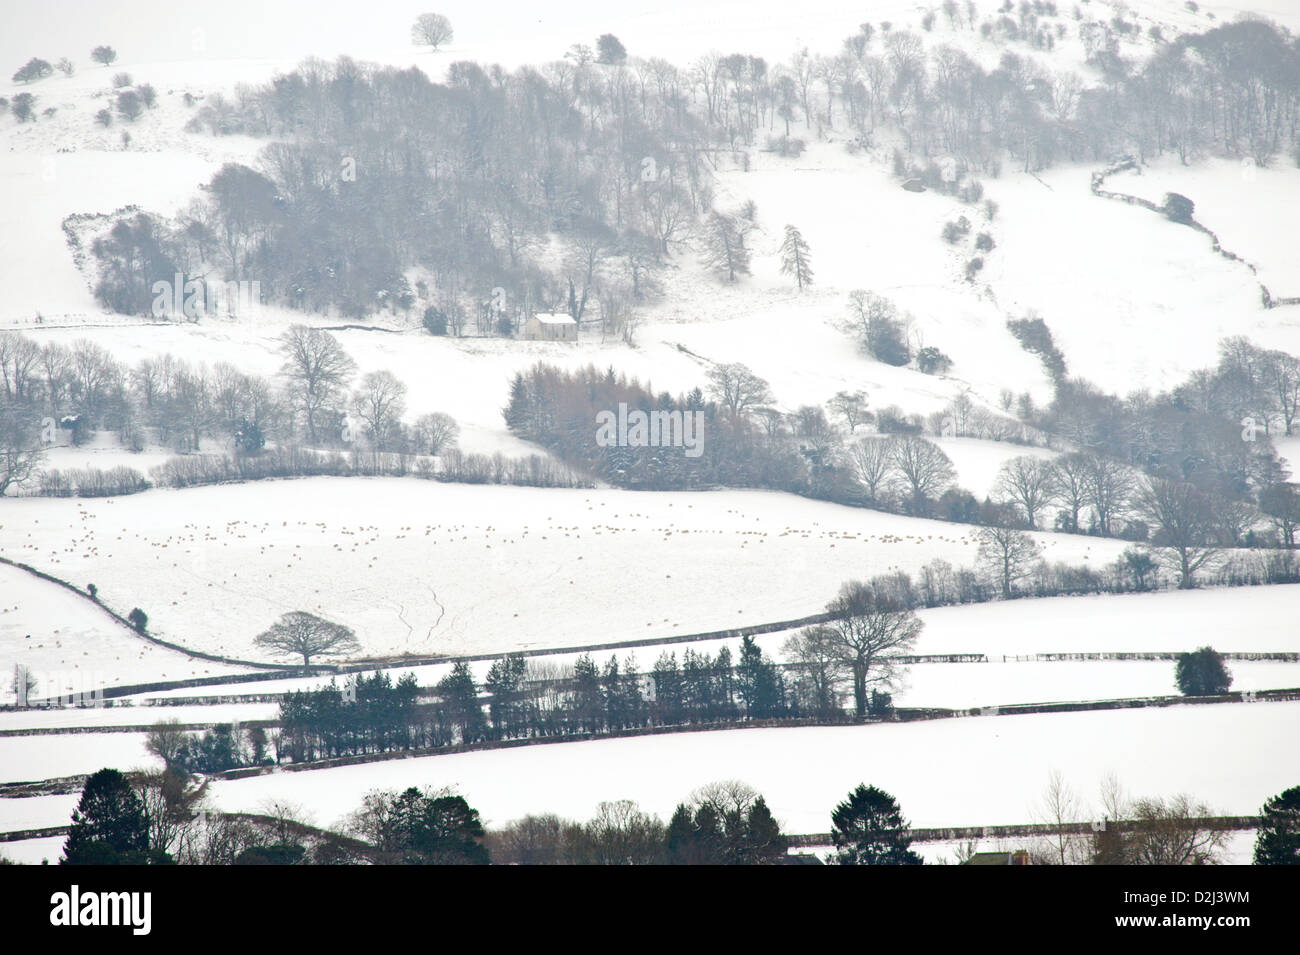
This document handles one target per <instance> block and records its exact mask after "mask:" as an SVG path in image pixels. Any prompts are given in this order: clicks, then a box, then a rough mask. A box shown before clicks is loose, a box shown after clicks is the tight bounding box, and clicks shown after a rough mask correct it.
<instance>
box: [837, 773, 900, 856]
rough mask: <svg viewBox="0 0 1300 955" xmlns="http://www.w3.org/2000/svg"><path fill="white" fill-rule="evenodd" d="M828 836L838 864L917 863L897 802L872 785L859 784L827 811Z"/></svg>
mask: <svg viewBox="0 0 1300 955" xmlns="http://www.w3.org/2000/svg"><path fill="white" fill-rule="evenodd" d="M831 838H832V840H833V841H834V843H835V849H836V861H837V862H839V863H840V864H841V865H920V864H921V857H920V856H918V855H917V854H916V853H915V852H913V851H912V850H911V849H910V848H909V846H910V845H911V844H912V839H911V836H910V835H909V834H908V825H907V820H906V819H904V818H903V813H902V810H900V809H899V807H898V802H897V801H896V800H895V799H894V797H893V796H891V795H890V794H889V793H887V792H885V791H884V790H881V789H877V788H876V787H875V786H865V785H859V786H858V788H857V789H855V790H853V792H851V793H849V798H848V799H847V800H846V801H844V802H842V803H840V804H839V805H838V806H836V807H835V810H834V812H832V813H831Z"/></svg>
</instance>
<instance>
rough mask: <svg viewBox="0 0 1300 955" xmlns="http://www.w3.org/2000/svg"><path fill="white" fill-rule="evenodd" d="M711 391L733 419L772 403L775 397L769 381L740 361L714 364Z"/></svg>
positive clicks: (710, 376)
mask: <svg viewBox="0 0 1300 955" xmlns="http://www.w3.org/2000/svg"><path fill="white" fill-rule="evenodd" d="M708 377H709V393H710V395H712V397H713V398H715V399H716V400H717V401H718V403H719V404H721V405H722V406H723V407H724V408H726V409H727V412H728V413H729V414H730V415H731V417H732V418H733V419H739V418H742V417H744V416H745V415H746V414H748V413H749V411H751V410H753V409H755V408H758V407H760V406H762V405H766V404H770V403H771V402H772V401H773V400H774V399H773V396H772V389H771V387H770V386H769V385H768V383H767V382H766V381H765V380H764V379H762V378H760V377H759V376H758V375H756V374H754V372H753V371H751V370H750V369H749V367H748V366H746V365H742V364H739V363H732V364H728V365H714V366H713V367H712V368H710V369H709V374H708Z"/></svg>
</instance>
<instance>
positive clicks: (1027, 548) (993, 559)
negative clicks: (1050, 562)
mask: <svg viewBox="0 0 1300 955" xmlns="http://www.w3.org/2000/svg"><path fill="white" fill-rule="evenodd" d="M976 539H977V540H978V541H979V561H980V563H981V564H982V565H983V566H984V567H985V568H986V569H987V570H988V572H989V576H990V577H992V578H993V579H994V580H995V581H997V583H998V584H999V585H1000V586H1001V588H1002V598H1003V599H1004V600H1010V599H1011V597H1012V596H1013V593H1014V588H1015V585H1016V583H1017V582H1019V581H1021V580H1023V579H1024V578H1025V577H1026V576H1028V574H1029V572H1030V570H1031V569H1033V566H1034V564H1036V563H1037V562H1038V560H1039V558H1040V557H1041V556H1042V549H1041V548H1040V547H1039V546H1038V542H1037V541H1036V540H1034V538H1033V537H1032V536H1030V535H1029V534H1027V533H1025V532H1024V531H1020V530H1016V529H1015V528H1014V527H982V528H980V531H979V533H978V534H977V535H976Z"/></svg>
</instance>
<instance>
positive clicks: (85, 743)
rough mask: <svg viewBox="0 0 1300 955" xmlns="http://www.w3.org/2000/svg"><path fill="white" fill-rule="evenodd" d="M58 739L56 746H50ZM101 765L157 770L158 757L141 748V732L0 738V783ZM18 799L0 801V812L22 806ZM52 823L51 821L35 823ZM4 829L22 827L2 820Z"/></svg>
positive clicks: (70, 773)
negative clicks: (11, 807)
mask: <svg viewBox="0 0 1300 955" xmlns="http://www.w3.org/2000/svg"><path fill="white" fill-rule="evenodd" d="M54 740H58V743H57V745H52V742H53V741H54ZM105 766H111V767H113V768H115V769H121V770H122V771H123V772H125V771H126V770H128V769H137V768H139V769H161V768H162V760H160V759H158V758H157V757H155V756H152V755H150V754H149V752H148V750H146V749H145V748H144V734H143V733H77V734H75V735H70V736H4V737H0V783H12V782H31V781H34V780H40V779H55V778H57V777H59V776H76V775H79V774H81V773H93V772H95V771H96V770H98V769H102V768H104V767H105ZM23 804H24V800H21V799H4V800H0V813H7V812H8V807H10V806H15V805H23ZM38 825H54V823H38ZM5 828H6V829H24V828H26V826H24V825H22V824H21V823H19V824H12V823H11V821H10V820H7V819H6V825H5Z"/></svg>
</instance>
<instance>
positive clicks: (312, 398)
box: [280, 325, 356, 444]
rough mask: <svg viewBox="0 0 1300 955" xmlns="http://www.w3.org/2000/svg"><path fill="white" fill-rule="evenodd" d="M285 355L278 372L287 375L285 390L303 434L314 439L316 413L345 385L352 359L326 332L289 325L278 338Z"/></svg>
mask: <svg viewBox="0 0 1300 955" xmlns="http://www.w3.org/2000/svg"><path fill="white" fill-rule="evenodd" d="M280 343H281V344H280V351H281V352H282V353H283V354H284V356H285V363H284V367H283V368H282V369H281V371H280V373H281V374H282V375H284V376H285V377H286V378H288V379H289V391H290V394H291V395H292V397H293V400H294V402H295V403H296V404H297V405H298V406H299V408H300V409H301V410H302V413H303V415H304V416H305V418H306V422H307V436H308V437H309V438H310V440H311V441H312V443H313V444H314V443H316V441H317V433H316V427H317V416H318V415H319V414H320V413H321V412H322V411H323V410H325V408H326V407H328V405H329V404H330V403H331V402H332V401H334V400H335V399H336V398H338V396H339V395H340V394H341V393H342V391H343V389H344V388H346V387H347V383H348V381H350V380H351V378H352V376H353V375H354V374H355V373H356V363H355V362H353V361H352V359H351V358H350V357H348V355H347V353H346V352H344V351H343V347H342V346H341V345H340V344H339V342H338V339H336V338H335V337H334V336H333V335H331V334H330V333H329V332H323V331H321V330H320V329H318V328H309V327H307V326H306V325H292V326H290V327H289V330H288V331H287V332H285V333H284V335H283V336H281V338H280Z"/></svg>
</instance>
